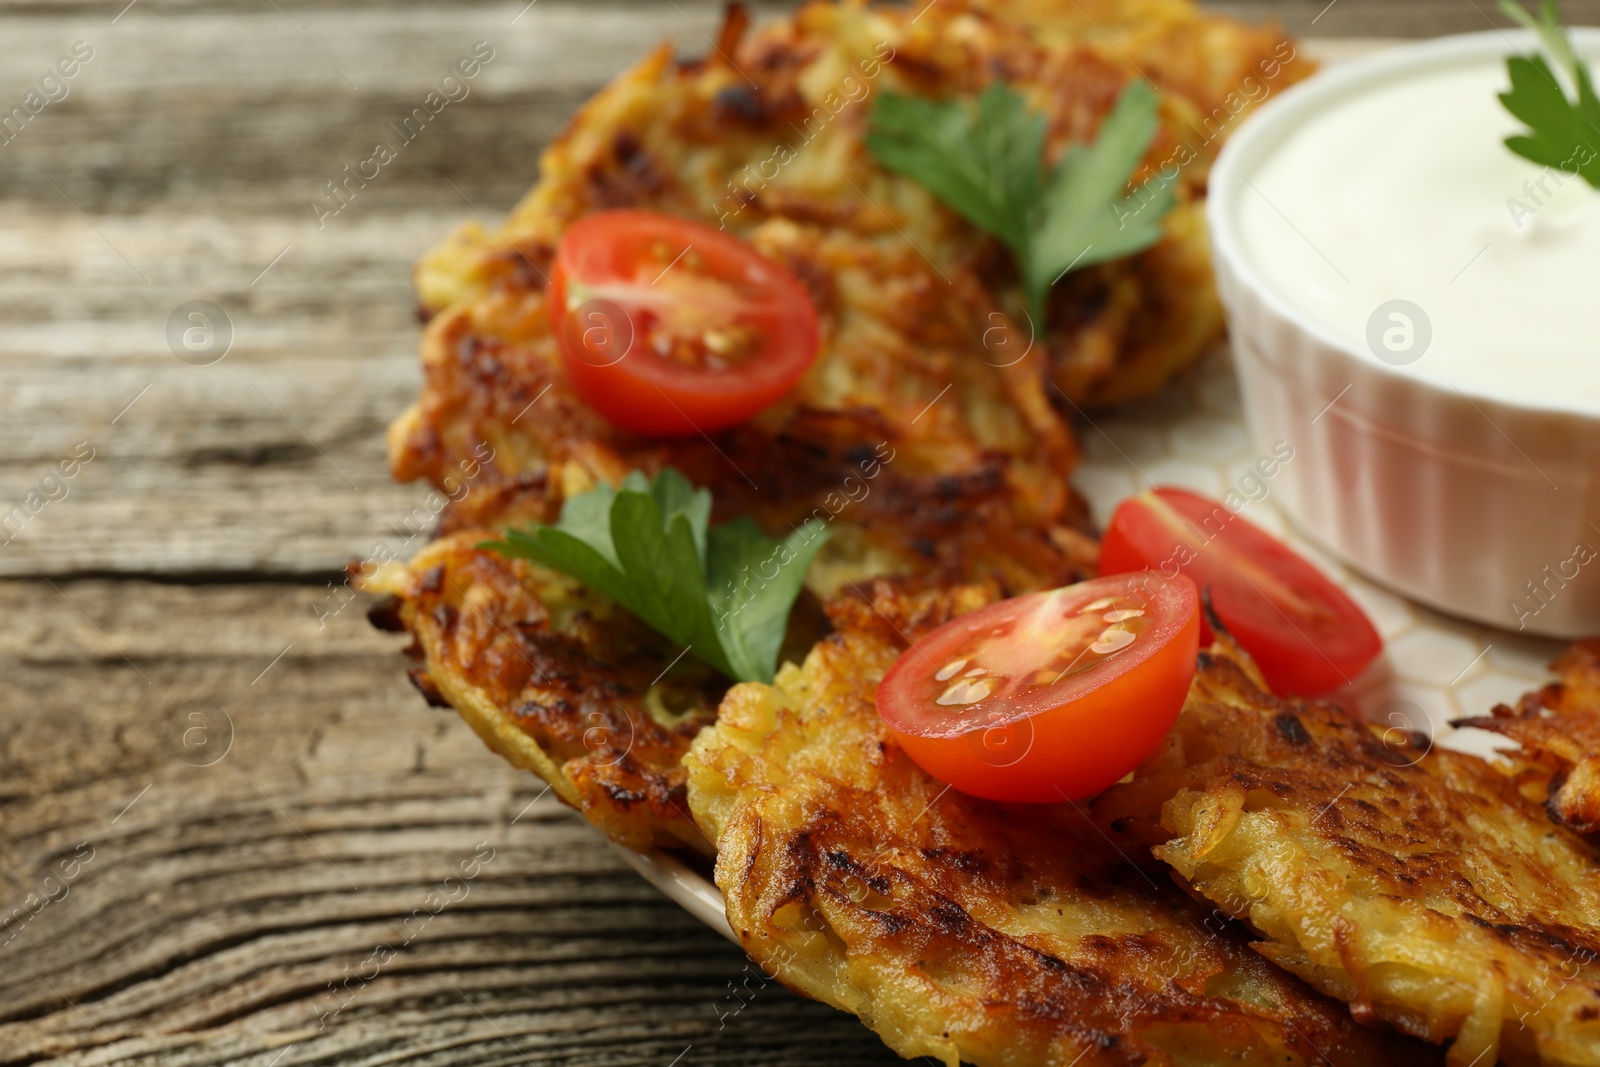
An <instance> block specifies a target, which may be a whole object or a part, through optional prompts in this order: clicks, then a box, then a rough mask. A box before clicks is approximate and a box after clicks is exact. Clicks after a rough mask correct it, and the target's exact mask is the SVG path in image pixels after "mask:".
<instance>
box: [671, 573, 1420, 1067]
mask: <svg viewBox="0 0 1600 1067" xmlns="http://www.w3.org/2000/svg"><path fill="white" fill-rule="evenodd" d="M870 595H871V601H870V603H869V602H867V601H865V600H862V599H859V598H854V597H842V598H839V599H837V600H834V601H832V602H831V603H830V604H829V611H830V614H831V615H832V618H833V623H834V626H835V628H836V632H835V633H834V634H832V635H831V636H829V637H828V638H827V639H825V640H823V641H822V642H821V643H820V644H818V645H816V647H815V648H813V649H812V651H811V654H810V655H809V656H808V657H807V658H806V660H805V663H804V666H803V667H796V666H794V665H793V664H790V665H786V666H785V667H784V668H783V669H782V670H781V671H780V673H779V675H778V678H777V680H776V683H775V684H774V685H771V686H766V685H760V684H745V685H739V686H736V687H734V688H733V689H732V690H730V691H729V693H728V696H727V697H726V699H725V700H724V701H723V704H722V707H721V710H720V712H719V714H718V722H717V725H716V726H714V727H712V728H710V729H707V730H705V731H703V732H702V733H701V734H700V736H699V737H698V738H697V739H696V741H695V743H694V746H693V748H692V749H691V750H690V753H689V755H688V757H687V758H686V760H685V763H686V765H687V766H688V768H689V803H690V806H691V808H692V810H693V812H694V816H695V818H696V820H697V821H698V822H699V823H700V825H701V827H702V828H703V829H704V830H705V831H706V833H707V834H708V835H710V836H712V837H714V838H715V839H716V842H717V867H716V880H717V885H718V887H719V888H720V889H721V890H722V894H723V897H724V899H725V901H726V902H727V910H728V921H729V923H730V925H731V926H732V927H733V929H734V931H735V932H736V934H737V935H738V937H739V940H740V943H741V944H743V946H744V948H745V950H746V951H747V952H748V953H749V954H750V955H751V957H752V958H753V959H754V960H755V961H756V962H757V963H759V964H760V965H761V966H762V967H763V968H764V969H765V971H766V972H767V973H769V974H774V975H776V976H777V978H778V979H779V980H781V981H782V982H783V983H784V984H786V985H788V986H790V987H791V988H793V989H796V990H798V991H799V992H801V993H804V994H806V995H808V996H812V997H815V998H817V999H819V1000H823V1001H826V1002H827V1003H829V1004H832V1005H834V1006H836V1007H839V1008H842V1009H844V1010H846V1011H850V1012H854V1013H856V1014H857V1015H859V1016H861V1018H862V1021H863V1022H865V1023H866V1024H867V1025H868V1026H870V1027H871V1028H872V1029H874V1030H875V1031H877V1033H878V1034H879V1035H880V1036H881V1037H882V1038H883V1039H884V1041H885V1042H886V1043H888V1045H889V1046H890V1047H891V1048H893V1049H894V1050H895V1051H896V1052H898V1053H900V1054H901V1055H903V1056H907V1057H913V1056H932V1057H934V1058H936V1059H938V1060H940V1061H941V1062H943V1063H946V1064H949V1065H950V1067H956V1064H957V1063H960V1062H967V1063H973V1064H977V1065H978V1067H989V1065H998V1064H1005V1065H1008V1067H1024V1065H1035V1064H1037V1065H1046V1064H1050V1065H1061V1067H1066V1065H1068V1064H1078V1065H1080V1067H1091V1065H1093V1067H1100V1065H1110V1064H1117V1065H1130V1064H1174V1063H1177V1064H1259V1065H1263V1067H1264V1065H1267V1064H1280V1065H1288V1064H1313V1063H1315V1064H1349V1065H1352V1067H1354V1065H1358V1064H1359V1065H1371V1064H1384V1063H1392V1064H1401V1063H1404V1064H1426V1063H1430V1062H1435V1061H1436V1060H1437V1058H1438V1054H1437V1050H1436V1049H1433V1048H1430V1047H1428V1046H1424V1045H1421V1044H1419V1043H1415V1042H1413V1041H1411V1040H1410V1039H1408V1038H1404V1037H1401V1036H1399V1035H1394V1034H1381V1033H1378V1032H1376V1031H1370V1030H1366V1029H1364V1028H1362V1027H1360V1026H1358V1025H1356V1024H1355V1023H1354V1022H1353V1021H1352V1020H1351V1018H1350V1017H1349V1015H1348V1013H1347V1012H1346V1011H1345V1010H1344V1008H1343V1006H1342V1005H1338V1004H1336V1003H1333V1002H1331V1001H1328V1000H1326V999H1325V998H1323V997H1321V996H1319V995H1318V994H1316V993H1314V992H1313V991H1312V990H1310V989H1309V988H1307V987H1306V986H1305V985H1303V984H1301V983H1300V982H1299V981H1297V980H1295V979H1294V978H1292V977H1290V976H1289V975H1287V974H1285V973H1283V972H1282V971H1280V970H1278V969H1277V968H1275V967H1273V966H1272V965H1271V964H1269V963H1267V962H1266V961H1265V960H1263V959H1261V958H1260V957H1259V956H1257V955H1256V954H1254V953H1252V952H1251V951H1250V950H1249V946H1248V940H1247V938H1246V937H1245V936H1243V933H1242V931H1241V930H1239V929H1238V928H1237V927H1236V925H1235V924H1234V923H1232V922H1231V921H1229V920H1227V919H1226V918H1223V917H1221V916H1220V915H1218V914H1217V913H1214V912H1209V911H1208V910H1207V909H1205V908H1202V907H1200V906H1199V905H1196V904H1195V903H1194V902H1192V901H1191V900H1189V899H1188V898H1187V897H1185V896H1184V895H1183V894H1182V893H1181V892H1180V891H1179V890H1178V889H1177V888H1176V887H1174V886H1173V885H1172V884H1171V883H1170V881H1168V880H1167V879H1166V878H1164V877H1153V876H1151V875H1149V874H1147V873H1145V872H1143V871H1141V870H1139V869H1138V868H1136V867H1135V866H1134V865H1133V864H1132V863H1130V862H1129V860H1128V859H1127V856H1126V854H1127V853H1132V852H1133V851H1134V850H1135V849H1136V845H1135V844H1134V843H1133V842H1131V841H1125V840H1124V841H1119V840H1118V839H1116V838H1115V836H1114V835H1111V834H1108V833H1106V832H1104V831H1102V830H1101V829H1099V828H1097V827H1096V826H1095V825H1094V824H1093V823H1092V822H1090V821H1089V819H1088V817H1087V815H1086V813H1085V812H1083V811H1082V810H1081V809H1080V808H1079V807H1077V806H1076V805H1072V804H1062V805H1007V804H997V803H993V802H988V801H981V800H976V799H973V798H970V797H966V796H963V795H962V794H959V793H956V792H953V791H951V790H949V789H948V788H947V787H945V786H943V785H942V784H941V783H939V782H938V781H936V780H934V779H933V778H931V777H930V776H929V775H927V774H926V773H924V772H923V771H922V770H920V769H919V768H918V767H917V766H916V765H915V764H914V763H912V762H911V761H910V759H908V758H907V757H906V755H905V754H904V752H902V751H901V749H900V748H899V747H898V746H897V745H896V744H895V743H894V741H893V740H892V739H891V738H890V736H889V735H888V733H887V731H886V729H885V727H884V726H883V725H882V722H881V720H880V719H879V717H878V714H877V711H876V709H875V705H874V699H873V696H874V691H875V689H876V686H877V683H878V681H879V680H880V679H881V678H882V676H883V673H884V671H885V670H886V669H887V668H888V667H889V666H890V664H892V663H893V662H894V660H895V658H896V657H897V656H898V655H899V654H900V653H901V652H902V651H903V650H904V649H905V648H906V646H907V642H908V640H914V639H916V638H917V637H919V636H920V635H922V634H923V633H926V632H927V631H929V630H931V629H932V628H933V627H935V626H937V625H939V624H940V623H942V622H944V621H946V620H947V619H949V618H951V617H953V616H954V615H956V614H959V613H963V612H966V611H970V610H973V609H975V608H977V607H980V606H982V605H983V604H985V603H988V602H989V601H990V600H991V599H992V598H993V596H994V595H995V590H994V589H993V588H992V587H990V588H981V587H976V586H969V587H963V588H960V589H955V590H951V591H932V592H925V593H921V594H907V593H905V592H903V591H898V590H896V589H895V588H893V587H892V586H891V585H890V584H889V583H886V582H879V583H876V584H875V585H874V586H873V588H872V590H871V594H870Z"/></svg>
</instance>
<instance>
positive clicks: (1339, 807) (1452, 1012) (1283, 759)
mask: <svg viewBox="0 0 1600 1067" xmlns="http://www.w3.org/2000/svg"><path fill="white" fill-rule="evenodd" d="M1245 662H1246V661H1245V660H1244V658H1243V654H1242V653H1239V652H1237V650H1236V649H1235V648H1233V647H1232V646H1231V643H1230V642H1229V641H1228V640H1227V639H1226V638H1225V637H1224V638H1223V639H1222V640H1221V641H1220V642H1219V648H1218V649H1216V650H1213V653H1202V665H1201V670H1200V672H1199V674H1198V675H1197V676H1196V680H1195V684H1194V688H1193V690H1192V691H1191V693H1190V697H1189V701H1188V703H1187V705H1186V706H1185V709H1184V711H1183V714H1182V715H1181V716H1180V718H1179V721H1178V725H1177V726H1176V727H1175V729H1174V731H1173V733H1172V734H1171V735H1170V736H1169V737H1168V739H1167V742H1166V744H1165V745H1164V747H1163V748H1162V750H1160V751H1159V752H1158V753H1157V754H1156V755H1155V756H1153V757H1152V758H1151V759H1150V760H1149V761H1148V762H1147V763H1146V764H1145V765H1144V766H1143V767H1142V768H1140V770H1139V771H1138V772H1137V774H1136V775H1135V777H1134V780H1133V781H1132V782H1130V783H1129V784H1127V785H1123V786H1117V787H1114V788H1113V789H1112V790H1110V791H1108V792H1107V793H1106V794H1103V795H1102V796H1101V797H1100V798H1098V799H1097V800H1096V802H1095V805H1094V811H1095V815H1096V817H1097V819H1098V820H1100V821H1101V822H1102V823H1103V824H1104V825H1106V826H1107V828H1108V829H1111V830H1116V831H1122V832H1126V833H1129V834H1130V835H1133V836H1135V837H1137V838H1139V839H1141V840H1142V841H1145V842H1147V843H1150V844H1153V845H1154V846H1155V848H1154V853H1155V855H1156V856H1157V857H1158V858H1160V859H1161V860H1162V861H1164V862H1166V863H1169V864H1171V865H1172V867H1173V868H1174V869H1175V871H1176V872H1177V873H1178V875H1179V876H1180V877H1181V878H1182V879H1183V882H1184V884H1185V885H1186V886H1188V887H1189V888H1191V889H1192V890H1193V891H1194V892H1196V893H1197V894H1199V895H1201V896H1202V897H1203V898H1205V899H1207V900H1209V901H1211V902H1213V903H1215V904H1216V905H1217V906H1218V907H1219V908H1220V909H1221V910H1222V911H1224V912H1226V913H1228V914H1230V915H1232V916H1235V917H1237V918H1241V919H1245V920H1247V921H1249V922H1250V923H1251V924H1252V925H1253V926H1254V927H1255V928H1256V929H1257V931H1258V932H1259V933H1260V934H1262V935H1263V936H1264V937H1265V938H1266V941H1265V942H1264V943H1262V944H1261V945H1260V946H1259V948H1260V950H1261V951H1262V952H1263V954H1265V955H1266V956H1267V957H1268V958H1269V959H1272V960H1273V961H1274V962H1276V963H1278V964H1280V965H1281V966H1284V967H1286V968H1288V969H1289V970H1291V971H1293V972H1295V973H1296V974H1299V975H1301V976H1302V977H1304V978H1305V979H1306V980H1307V981H1309V982H1311V984H1313V985H1315V986H1317V987H1318V988H1320V989H1322V990H1324V991H1325V992H1328V993H1330V994H1331V995H1334V996H1338V997H1341V998H1343V999H1346V1000H1348V1001H1349V1002H1350V1003H1351V1008H1352V1011H1354V1012H1355V1014H1356V1017H1357V1018H1360V1019H1375V1020H1378V1019H1381V1020H1386V1021H1387V1022H1389V1023H1391V1024H1392V1025H1394V1026H1396V1027H1399V1028H1400V1029H1402V1030H1405V1031H1407V1032H1410V1033H1414V1034H1416V1035H1418V1036H1421V1037H1425V1038H1427V1039H1430V1040H1434V1041H1448V1040H1452V1039H1453V1040H1454V1045H1453V1046H1452V1048H1451V1052H1450V1062H1451V1064H1452V1065H1454V1067H1466V1064H1468V1063H1471V1062H1493V1061H1494V1060H1495V1058H1496V1057H1497V1056H1498V1057H1499V1058H1500V1059H1501V1061H1503V1062H1505V1063H1510V1064H1533V1063H1600V1010H1597V1009H1600V966H1597V965H1596V963H1597V961H1600V877H1597V870H1596V866H1595V860H1596V856H1595V854H1594V852H1593V851H1592V849H1591V848H1590V847H1589V846H1588V845H1587V844H1586V843H1585V842H1583V841H1582V840H1580V839H1579V838H1577V837H1575V836H1573V835H1572V834H1569V833H1567V832H1565V831H1563V830H1560V829H1558V828H1555V827H1552V826H1551V825H1550V824H1549V822H1548V821H1547V820H1546V819H1545V816H1544V811H1543V807H1542V805H1541V804H1540V803H1539V802H1537V801H1534V800H1530V799H1529V798H1528V797H1526V796H1524V795H1523V793H1522V791H1521V790H1520V789H1519V787H1518V783H1517V781H1516V780H1515V779H1514V778H1513V777H1512V776H1509V775H1507V774H1505V773H1503V772H1502V771H1501V770H1499V769H1497V768H1496V767H1494V766H1491V765H1490V764H1489V763H1486V762H1485V761H1483V760H1481V759H1478V758H1476V757H1474V756H1469V755H1465V754H1462V753H1459V752H1454V751H1450V750H1446V749H1441V748H1432V749H1431V750H1430V747H1429V745H1428V742H1427V740H1426V739H1425V738H1421V737H1417V736H1414V735H1409V734H1405V733H1402V732H1400V731H1398V730H1395V729H1393V728H1387V729H1386V728H1385V727H1384V726H1382V725H1381V724H1373V723H1368V722H1365V721H1362V720H1360V719H1357V718H1355V717H1353V716H1351V715H1349V714H1348V713H1346V712H1345V711H1343V710H1342V709H1340V708H1338V707H1335V706H1333V705H1329V704H1321V703H1304V702H1291V701H1284V700H1279V699H1277V698H1275V697H1273V696H1271V695H1270V694H1268V693H1266V692H1264V691H1263V690H1262V689H1261V688H1259V687H1258V686H1257V684H1256V683H1255V681H1253V680H1252V679H1251V677H1250V676H1249V674H1248V673H1247V671H1246V669H1245V667H1244V666H1243V665H1242V664H1244V663H1245Z"/></svg>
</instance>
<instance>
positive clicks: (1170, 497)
mask: <svg viewBox="0 0 1600 1067" xmlns="http://www.w3.org/2000/svg"><path fill="white" fill-rule="evenodd" d="M1152 494H1153V495H1155V496H1157V497H1158V498H1159V499H1160V500H1161V501H1162V502H1164V503H1165V504H1167V505H1168V506H1169V507H1170V508H1171V509H1172V510H1173V511H1175V512H1177V513H1178V514H1179V515H1181V516H1183V517H1184V518H1185V519H1188V520H1191V521H1192V522H1195V523H1197V524H1198V523H1200V522H1202V521H1203V520H1204V519H1205V518H1207V517H1212V516H1215V515H1216V514H1217V513H1218V512H1221V513H1223V514H1229V513H1228V512H1227V510H1226V508H1225V507H1224V506H1223V505H1222V504H1220V503H1218V502H1216V501H1214V500H1208V499H1206V498H1205V497H1203V496H1200V495H1199V494H1198V493H1192V492H1189V491H1188V490H1186V489H1176V488H1169V487H1158V488H1156V489H1154V490H1151V491H1150V492H1149V493H1145V494H1140V495H1139V496H1136V497H1132V498H1130V499H1128V500H1124V501H1123V502H1122V503H1121V504H1119V505H1118V506H1117V510H1116V511H1115V512H1114V513H1113V514H1112V516H1111V522H1110V523H1108V524H1107V526H1106V532H1105V537H1104V538H1103V539H1102V540H1101V543H1100V573H1101V574H1103V575H1104V574H1126V573H1132V572H1136V571H1142V570H1147V569H1148V570H1153V571H1155V572H1156V573H1158V574H1163V575H1165V574H1170V573H1172V572H1173V571H1174V570H1176V571H1178V572H1179V573H1182V574H1185V575H1187V576H1188V577H1189V578H1190V579H1191V580H1192V581H1193V582H1194V583H1195V585H1197V586H1199V587H1201V588H1202V589H1204V590H1208V591H1209V593H1210V597H1211V605H1212V609H1213V610H1214V611H1215V612H1216V613H1217V617H1218V618H1219V619H1220V620H1221V621H1222V624H1223V625H1224V626H1225V627H1227V629H1228V632H1229V633H1230V634H1232V635H1233V637H1234V639H1235V640H1237V641H1238V642H1239V644H1240V645H1241V646H1243V648H1244V649H1245V651H1247V652H1249V653H1250V655H1251V658H1253V659H1254V660H1255V661H1256V666H1257V667H1259V668H1260V669H1261V674H1262V677H1264V678H1265V679H1266V681H1267V686H1268V688H1270V689H1271V690H1272V691H1273V692H1274V693H1276V694H1278V695H1279V696H1298V697H1315V696H1321V695H1323V694H1325V693H1328V692H1330V691H1331V690H1334V689H1337V688H1338V687H1339V686H1342V685H1345V684H1346V683H1348V682H1350V681H1353V680H1354V679H1355V678H1356V677H1357V676H1358V675H1360V674H1361V672H1362V671H1364V670H1366V668H1367V666H1368V665H1369V664H1371V663H1372V661H1373V660H1374V659H1376V658H1377V657H1378V656H1379V654H1381V653H1382V652H1383V638H1382V637H1380V636H1379V635H1378V631H1377V630H1376V629H1375V628H1374V627H1373V625H1372V623H1371V621H1370V620H1368V619H1367V616H1366V613H1365V612H1363V611H1362V610H1361V608H1360V606H1359V605H1357V604H1356V603H1355V601H1353V600H1351V599H1350V597H1349V596H1348V595H1347V594H1346V593H1345V592H1344V590H1342V589H1340V588H1339V587H1338V586H1337V585H1335V584H1334V583H1333V582H1332V581H1331V580H1330V579H1329V578H1328V577H1327V576H1326V575H1324V574H1323V573H1322V572H1321V571H1320V570H1318V569H1317V568H1316V567H1315V566H1314V565H1313V564H1311V563H1310V562H1309V561H1308V560H1306V559H1305V558H1304V557H1302V556H1301V555H1299V554H1298V553H1296V552H1295V551H1294V550H1293V549H1292V548H1290V547H1289V546H1288V545H1286V544H1284V543H1283V542H1282V541H1279V540H1278V539H1277V538H1275V537H1273V536H1272V535H1271V534H1269V533H1267V532H1266V531H1264V530H1262V529H1261V528H1260V527H1258V526H1255V525H1253V524H1252V523H1250V522H1249V521H1248V520H1246V519H1245V518H1243V517H1242V516H1240V515H1237V514H1234V515H1232V518H1231V519H1229V520H1228V522H1227V524H1226V525H1225V526H1223V527H1221V533H1220V534H1218V535H1217V536H1216V537H1215V538H1214V539H1213V540H1211V541H1208V542H1205V543H1203V544H1199V542H1200V540H1201V539H1200V538H1199V537H1197V536H1195V535H1194V531H1193V530H1190V531H1188V540H1189V543H1190V544H1199V547H1198V551H1197V552H1195V554H1194V558H1193V559H1191V560H1189V561H1187V562H1180V561H1178V560H1177V559H1175V557H1174V554H1173V553H1174V549H1175V547H1176V544H1177V542H1176V540H1175V537H1176V536H1178V535H1175V534H1174V532H1173V531H1172V530H1171V529H1170V528H1168V527H1164V526H1162V525H1160V522H1161V520H1159V519H1157V518H1155V517H1154V516H1153V514H1152V513H1151V512H1150V511H1149V510H1148V505H1147V503H1146V502H1145V498H1146V497H1148V496H1150V495H1152ZM1223 542H1227V543H1228V546H1229V547H1228V549H1227V550H1228V551H1231V552H1233V553H1234V560H1235V562H1234V563H1230V562H1229V560H1228V559H1226V558H1223V557H1221V556H1220V555H1219V551H1220V550H1221V549H1222V543H1223ZM1241 559H1242V560H1249V561H1253V562H1254V563H1255V564H1256V565H1258V566H1260V567H1262V568H1263V569H1267V570H1271V571H1273V572H1274V573H1275V575H1276V577H1277V579H1278V580H1279V581H1282V582H1285V583H1287V584H1288V586H1289V587H1290V588H1291V589H1292V590H1293V591H1294V592H1295V593H1296V594H1298V595H1299V596H1300V597H1301V598H1302V599H1304V600H1307V601H1311V600H1314V601H1316V602H1318V603H1320V605H1321V606H1322V610H1323V613H1324V616H1325V617H1324V618H1323V619H1320V620H1319V619H1316V618H1308V617H1306V615H1305V614H1304V613H1303V612H1300V611H1297V610H1296V609H1295V608H1294V607H1293V605H1278V606H1277V607H1274V606H1273V603H1272V601H1271V600H1270V599H1269V598H1267V597H1266V596H1265V595H1264V594H1263V593H1262V592H1261V591H1260V583H1257V586H1256V587H1252V586H1251V585H1250V584H1249V583H1248V582H1247V581H1245V580H1243V579H1241V577H1240V575H1239V573H1238V572H1237V570H1236V564H1237V561H1238V560H1241ZM1212 638H1213V634H1212V632H1211V627H1210V625H1209V624H1208V623H1207V622H1206V620H1205V619H1204V618H1202V619H1201V633H1200V644H1201V647H1206V646H1208V645H1210V644H1211V642H1212Z"/></svg>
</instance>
